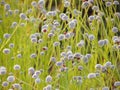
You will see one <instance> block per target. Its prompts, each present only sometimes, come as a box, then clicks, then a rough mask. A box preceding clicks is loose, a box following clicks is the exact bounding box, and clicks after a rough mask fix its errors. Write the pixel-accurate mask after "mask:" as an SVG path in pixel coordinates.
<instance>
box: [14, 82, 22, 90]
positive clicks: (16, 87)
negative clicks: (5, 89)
mask: <svg viewBox="0 0 120 90" xmlns="http://www.w3.org/2000/svg"><path fill="white" fill-rule="evenodd" d="M12 86H13V88H14V89H19V90H21V85H20V84H19V83H14V84H13V85H12Z"/></svg>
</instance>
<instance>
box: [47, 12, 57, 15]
mask: <svg viewBox="0 0 120 90" xmlns="http://www.w3.org/2000/svg"><path fill="white" fill-rule="evenodd" d="M56 14H57V12H56V11H49V12H47V16H56Z"/></svg>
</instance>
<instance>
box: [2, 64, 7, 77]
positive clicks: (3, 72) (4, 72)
mask: <svg viewBox="0 0 120 90" xmlns="http://www.w3.org/2000/svg"><path fill="white" fill-rule="evenodd" d="M6 72H7V70H6V68H5V67H3V66H1V67H0V75H4V74H6Z"/></svg>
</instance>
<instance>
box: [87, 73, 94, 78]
mask: <svg viewBox="0 0 120 90" xmlns="http://www.w3.org/2000/svg"><path fill="white" fill-rule="evenodd" d="M87 77H88V78H89V79H92V78H95V77H96V74H95V73H89V74H88V76H87Z"/></svg>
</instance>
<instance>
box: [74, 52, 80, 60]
mask: <svg viewBox="0 0 120 90" xmlns="http://www.w3.org/2000/svg"><path fill="white" fill-rule="evenodd" d="M81 57H82V55H81V54H80V53H75V54H74V58H77V59H80V58H81Z"/></svg>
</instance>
